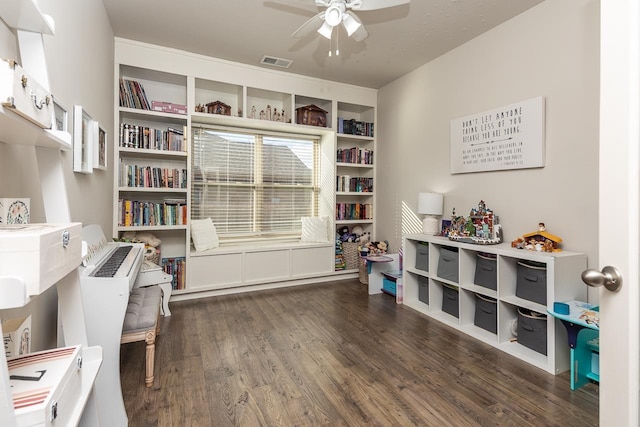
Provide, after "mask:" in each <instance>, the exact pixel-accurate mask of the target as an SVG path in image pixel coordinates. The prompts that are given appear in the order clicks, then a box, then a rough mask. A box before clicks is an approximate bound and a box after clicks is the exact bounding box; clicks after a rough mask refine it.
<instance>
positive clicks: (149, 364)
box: [144, 328, 156, 387]
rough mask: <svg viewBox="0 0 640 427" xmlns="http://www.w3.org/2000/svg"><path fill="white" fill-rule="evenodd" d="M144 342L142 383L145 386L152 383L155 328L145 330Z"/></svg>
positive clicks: (149, 385)
mask: <svg viewBox="0 0 640 427" xmlns="http://www.w3.org/2000/svg"><path fill="white" fill-rule="evenodd" d="M145 342H146V343H147V351H146V356H145V359H146V360H145V376H144V383H145V385H146V386H147V387H151V386H152V385H153V378H154V375H153V369H154V361H155V354H156V329H155V328H154V329H152V330H149V331H147V333H146V337H145Z"/></svg>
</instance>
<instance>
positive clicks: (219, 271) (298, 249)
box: [188, 241, 335, 291]
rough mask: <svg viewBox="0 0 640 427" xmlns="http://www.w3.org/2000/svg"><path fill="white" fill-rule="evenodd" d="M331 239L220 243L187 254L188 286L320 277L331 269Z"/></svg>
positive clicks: (212, 286) (206, 287)
mask: <svg viewBox="0 0 640 427" xmlns="http://www.w3.org/2000/svg"><path fill="white" fill-rule="evenodd" d="M334 264H335V246H334V243H333V242H326V243H307V242H300V241H292V242H269V243H262V242H258V243H243V244H237V245H235V244H230V245H224V246H221V247H218V248H215V249H210V250H206V251H201V252H197V251H195V250H193V249H192V251H191V253H190V258H189V279H188V280H189V289H190V290H192V291H198V290H203V291H204V290H216V289H225V288H233V287H242V286H252V285H259V284H265V283H274V282H286V281H292V280H300V279H308V278H314V277H322V276H326V275H327V274H331V273H333V271H334Z"/></svg>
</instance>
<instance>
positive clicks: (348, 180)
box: [336, 175, 373, 193]
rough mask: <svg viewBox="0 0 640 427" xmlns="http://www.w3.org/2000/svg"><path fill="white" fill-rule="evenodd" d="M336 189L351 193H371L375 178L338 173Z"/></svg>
mask: <svg viewBox="0 0 640 427" xmlns="http://www.w3.org/2000/svg"><path fill="white" fill-rule="evenodd" d="M336 191H338V192H351V193H371V192H372V191H373V178H367V177H361V176H358V177H351V176H349V175H338V176H337V177H336Z"/></svg>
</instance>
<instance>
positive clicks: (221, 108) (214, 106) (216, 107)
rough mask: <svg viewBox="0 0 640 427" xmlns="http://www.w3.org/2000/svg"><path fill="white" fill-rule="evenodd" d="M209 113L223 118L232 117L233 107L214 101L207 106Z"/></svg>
mask: <svg viewBox="0 0 640 427" xmlns="http://www.w3.org/2000/svg"><path fill="white" fill-rule="evenodd" d="M207 113H209V114H222V115H223V116H230V115H231V107H230V106H229V105H227V104H225V103H224V102H222V101H214V102H210V103H208V104H207Z"/></svg>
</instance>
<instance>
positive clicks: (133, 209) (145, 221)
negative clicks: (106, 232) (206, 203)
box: [118, 199, 187, 227]
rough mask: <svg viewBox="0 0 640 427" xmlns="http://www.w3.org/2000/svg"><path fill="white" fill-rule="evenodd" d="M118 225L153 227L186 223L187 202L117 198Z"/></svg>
mask: <svg viewBox="0 0 640 427" xmlns="http://www.w3.org/2000/svg"><path fill="white" fill-rule="evenodd" d="M118 212H119V218H118V225H119V226H124V227H141V226H142V227H155V226H166V225H169V226H172V225H173V226H175V225H186V224H187V204H186V202H184V203H176V202H167V201H162V202H159V201H158V202H149V201H141V200H129V199H119V200H118Z"/></svg>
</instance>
